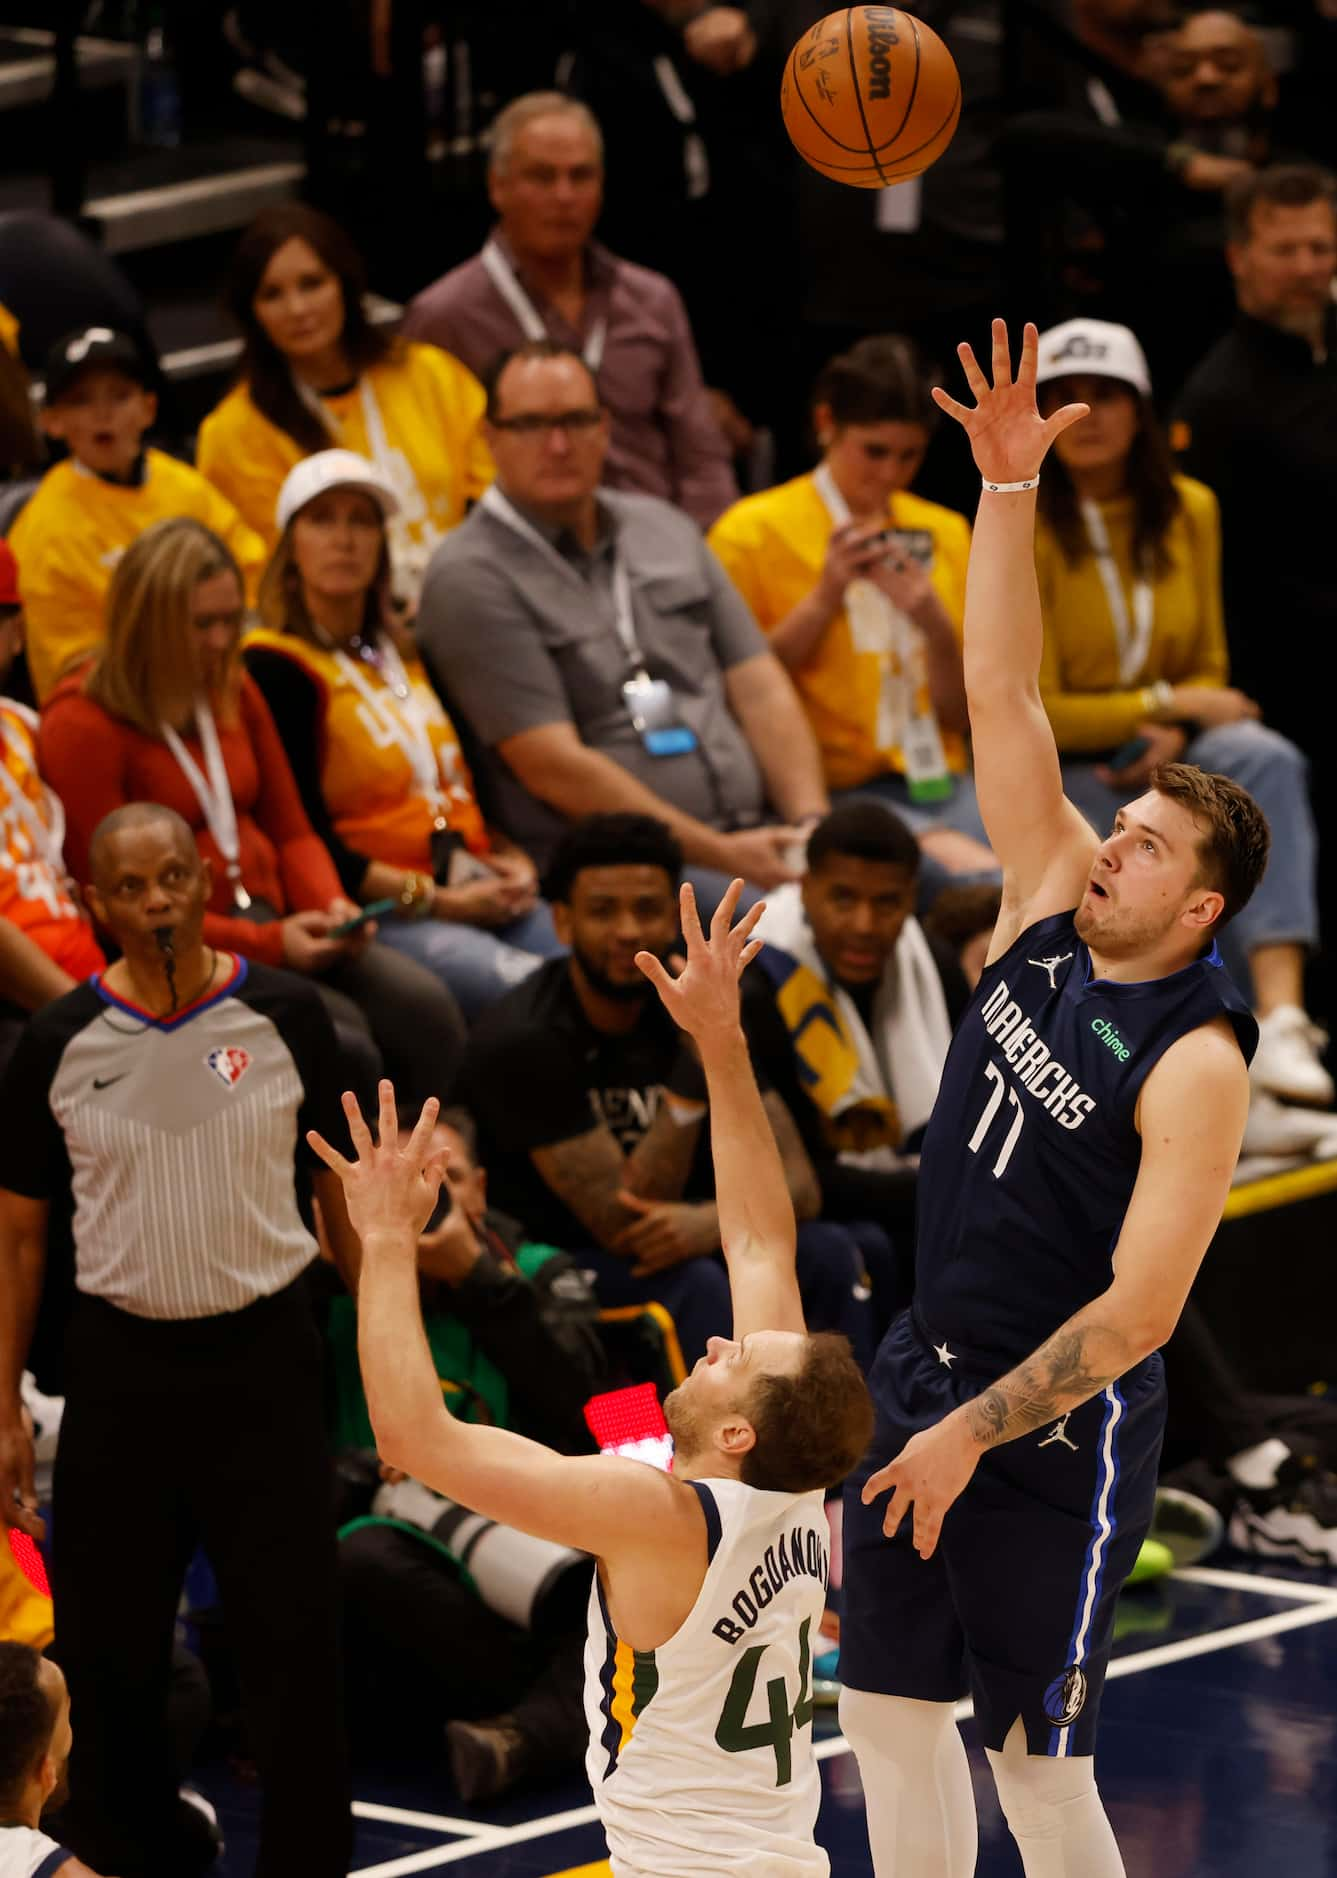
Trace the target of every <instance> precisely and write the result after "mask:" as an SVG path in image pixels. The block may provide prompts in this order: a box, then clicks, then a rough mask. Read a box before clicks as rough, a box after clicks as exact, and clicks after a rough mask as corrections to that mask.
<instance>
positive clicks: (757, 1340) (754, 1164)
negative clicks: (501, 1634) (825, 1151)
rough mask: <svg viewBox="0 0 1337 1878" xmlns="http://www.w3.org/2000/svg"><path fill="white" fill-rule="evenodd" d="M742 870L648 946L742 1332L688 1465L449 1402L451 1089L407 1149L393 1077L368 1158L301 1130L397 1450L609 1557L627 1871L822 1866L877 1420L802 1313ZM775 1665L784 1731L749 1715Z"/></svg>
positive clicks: (605, 1699) (602, 1640)
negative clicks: (855, 1486) (843, 1568)
mask: <svg viewBox="0 0 1337 1878" xmlns="http://www.w3.org/2000/svg"><path fill="white" fill-rule="evenodd" d="M741 885H742V883H741V882H740V881H737V882H734V883H733V885H732V887H731V888H730V891H729V893H728V895H727V897H726V899H725V901H724V902H723V903H722V905H721V907H720V910H719V913H718V914H717V915H716V918H715V920H714V921H713V922H712V926H711V934H710V938H709V940H707V939H706V938H705V936H704V935H703V933H702V930H701V926H700V924H699V922H698V920H697V917H696V911H695V905H694V901H693V898H692V894H691V890H690V888H689V887H684V889H683V891H682V920H683V927H684V930H685V932H686V936H687V937H686V946H687V962H686V964H685V966H684V967H683V968H682V969H681V971H680V972H679V975H678V976H677V977H676V979H675V978H671V977H670V976H669V974H668V973H667V972H666V971H665V970H664V968H663V966H662V965H661V964H660V962H659V960H658V959H657V958H656V957H655V956H654V955H653V954H652V953H650V952H648V951H642V952H641V953H640V954H639V955H638V956H639V965H638V966H637V969H639V970H643V971H645V972H646V973H647V975H649V976H650V977H651V979H652V982H653V984H654V985H655V987H656V989H657V990H658V993H659V996H660V997H661V999H662V1000H663V1004H664V1007H665V1010H666V1012H667V1013H668V1014H669V1015H670V1016H671V1018H672V1020H673V1021H675V1022H676V1023H678V1024H680V1025H681V1026H682V1027H683V1028H684V1029H685V1030H686V1031H687V1033H688V1035H689V1036H690V1037H691V1038H692V1040H693V1041H694V1043H695V1045H696V1047H697V1049H698V1050H699V1051H700V1061H701V1067H702V1071H703V1074H704V1077H705V1081H706V1086H707V1090H708V1095H709V1100H710V1105H711V1109H712V1125H711V1135H712V1147H713V1151H714V1160H715V1172H716V1180H717V1185H718V1190H719V1196H720V1225H721V1229H722V1238H723V1242H724V1245H725V1246H726V1247H727V1259H728V1266H729V1277H730V1304H731V1307H732V1315H733V1319H734V1326H735V1329H736V1331H737V1333H738V1336H737V1341H733V1340H727V1339H725V1338H723V1337H716V1338H712V1340H711V1347H710V1352H709V1355H708V1356H706V1357H704V1358H703V1359H702V1360H701V1361H700V1362H699V1363H698V1364H697V1365H696V1367H695V1369H694V1370H693V1372H692V1374H691V1375H690V1376H689V1377H688V1378H687V1379H686V1380H685V1381H684V1382H683V1383H682V1384H681V1385H680V1386H679V1387H678V1388H677V1389H675V1390H673V1391H672V1393H671V1394H670V1395H669V1397H668V1400H667V1402H666V1403H665V1405H664V1407H665V1418H666V1420H667V1422H668V1426H669V1430H670V1432H671V1433H672V1435H673V1438H674V1443H675V1454H674V1471H673V1472H672V1473H671V1474H670V1473H666V1472H663V1471H661V1470H660V1469H659V1468H656V1467H649V1466H647V1465H646V1464H645V1463H644V1462H643V1461H631V1460H629V1459H624V1458H622V1457H620V1456H617V1455H599V1456H593V1455H589V1456H586V1455H574V1456H565V1455H559V1454H555V1453H553V1452H552V1450H551V1449H549V1448H545V1447H543V1446H541V1445H540V1444H539V1443H537V1442H532V1441H525V1440H524V1439H522V1438H521V1437H520V1436H518V1435H515V1434H512V1433H510V1432H509V1431H507V1430H504V1429H499V1428H484V1427H475V1426H472V1425H470V1424H469V1423H466V1422H461V1421H458V1420H457V1419H456V1418H455V1417H454V1416H452V1415H450V1414H449V1413H448V1412H447V1411H446V1410H445V1408H444V1406H443V1404H442V1401H441V1391H440V1387H439V1385H438V1383H437V1379H436V1376H435V1375H434V1374H433V1371H432V1364H431V1360H430V1357H429V1353H428V1349H427V1344H426V1340H425V1338H424V1336H423V1330H422V1322H421V1318H420V1316H419V1309H418V1275H417V1241H418V1234H419V1233H420V1231H421V1230H422V1227H423V1224H424V1223H425V1222H426V1220H427V1218H428V1217H429V1215H430V1213H431V1210H432V1207H433V1205H434V1203H435V1200H436V1192H437V1187H438V1184H439V1182H440V1180H441V1177H442V1174H443V1172H444V1166H443V1159H442V1156H441V1155H440V1154H439V1153H433V1152H432V1151H431V1148H430V1141H431V1133H432V1121H433V1118H434V1112H435V1104H434V1103H431V1102H429V1103H428V1104H427V1106H426V1108H425V1109H424V1111H423V1114H422V1117H421V1119H420V1120H419V1123H418V1126H417V1127H416V1128H415V1129H414V1131H413V1135H412V1137H411V1138H410V1139H409V1140H408V1141H407V1142H401V1140H400V1138H399V1134H398V1129H397V1126H396V1121H395V1111H394V1093H393V1090H392V1089H391V1087H390V1085H389V1084H388V1083H383V1084H382V1085H381V1126H380V1140H379V1145H377V1146H373V1144H372V1141H371V1137H370V1135H369V1134H368V1132H367V1128H366V1125H365V1123H364V1122H363V1120H362V1117H361V1115H360V1114H359V1113H358V1108H357V1103H356V1102H355V1100H354V1099H353V1097H352V1096H346V1097H345V1099H344V1107H345V1112H346V1113H347V1115H348V1119H349V1123H350V1126H351V1129H352V1133H353V1140H354V1142H355V1144H356V1149H357V1157H356V1161H355V1162H352V1163H350V1162H349V1161H347V1160H346V1159H345V1158H344V1157H343V1155H341V1154H339V1153H338V1152H336V1150H335V1149H333V1148H331V1147H330V1146H328V1144H327V1143H325V1142H323V1141H322V1140H321V1139H320V1137H319V1136H317V1135H313V1136H311V1138H310V1139H311V1145H312V1147H313V1148H314V1149H315V1151H316V1152H317V1153H318V1154H320V1155H321V1157H322V1158H323V1159H324V1160H325V1161H326V1162H327V1164H328V1165H329V1166H330V1167H331V1168H333V1169H334V1170H335V1171H336V1172H337V1173H338V1175H339V1177H340V1179H341V1180H342V1181H343V1182H344V1191H345V1193H346V1195H347V1203H348V1208H349V1214H350V1217H351V1218H352V1220H353V1222H354V1224H355V1226H356V1229H357V1232H358V1234H359V1236H360V1239H361V1245H362V1264H361V1275H360V1283H359V1289H358V1313H359V1322H358V1352H359V1355H360V1357H361V1361H362V1371H363V1376H364V1378H365V1381H366V1387H367V1400H368V1403H369V1404H370V1407H371V1417H372V1423H373V1425H374V1427H375V1430H376V1439H377V1445H378V1447H379V1449H380V1452H381V1454H382V1455H383V1456H384V1458H385V1459H386V1460H387V1461H388V1462H390V1463H391V1465H393V1466H396V1467H402V1468H404V1469H405V1470H406V1471H408V1472H410V1473H412V1474H414V1475H415V1476H416V1477H417V1478H419V1479H421V1480H423V1481H425V1482H427V1483H428V1484H429V1485H431V1486H433V1487H435V1488H437V1489H439V1490H440V1491H442V1492H444V1493H448V1494H449V1495H450V1496H451V1498H452V1499H455V1500H457V1501H459V1502H460V1503H461V1504H462V1505H464V1506H467V1507H470V1508H472V1509H473V1510H474V1511H475V1512H476V1513H477V1514H479V1515H481V1516H482V1517H483V1518H485V1519H492V1520H498V1521H502V1522H505V1523H506V1524H508V1525H513V1526H516V1527H518V1528H519V1529H520V1530H522V1531H526V1532H529V1533H530V1534H532V1535H534V1536H535V1537H537V1538H541V1539H545V1540H547V1541H549V1542H551V1543H555V1544H557V1545H562V1546H574V1547H578V1548H579V1549H581V1550H582V1551H586V1552H590V1553H593V1554H594V1555H595V1558H596V1561H597V1563H596V1578H595V1585H594V1593H593V1595H592V1597H591V1599H590V1635H589V1641H588V1645H587V1649H586V1690H585V1706H586V1714H587V1716H588V1718H589V1723H590V1746H589V1753H588V1756H587V1760H586V1768H587V1772H588V1774H589V1778H590V1782H591V1785H592V1786H593V1788H594V1793H595V1799H596V1805H597V1809H598V1812H599V1815H600V1818H601V1820H602V1823H603V1826H604V1830H605V1832H606V1834H607V1836H608V1841H609V1848H610V1851H611V1854H612V1858H613V1862H614V1865H615V1867H616V1869H617V1871H618V1872H619V1873H621V1874H623V1878H634V1875H635V1874H647V1875H648V1874H651V1873H653V1874H654V1878H700V1875H701V1873H702V1872H703V1871H707V1870H716V1869H718V1870H723V1871H738V1872H753V1873H762V1872H764V1873H765V1874H766V1878H819V1874H821V1873H824V1872H826V1871H828V1870H829V1860H828V1859H827V1856H826V1853H825V1852H823V1851H821V1850H820V1849H819V1848H818V1847H817V1846H816V1845H815V1844H814V1842H813V1826H814V1823H815V1820H816V1816H817V1806H818V1801H819V1799H820V1783H819V1780H818V1774H817V1766H816V1761H815V1757H814V1753H813V1737H812V1726H811V1724H812V1715H813V1704H812V1697H811V1689H810V1686H809V1678H810V1674H811V1667H812V1652H813V1633H814V1631H815V1630H816V1628H817V1626H818V1624H819V1623H820V1621H821V1617H822V1609H823V1603H824V1599H825V1591H826V1583H827V1579H828V1576H829V1564H830V1531H829V1528H828V1526H827V1521H826V1514H825V1509H824V1506H823V1490H824V1489H825V1488H827V1487H829V1486H831V1485H832V1484H834V1482H836V1481H838V1480H840V1479H841V1478H842V1477H843V1476H844V1475H845V1474H846V1473H847V1472H848V1470H849V1469H850V1468H851V1466H853V1464H854V1462H855V1461H856V1459H857V1457H858V1456H859V1455H860V1453H861V1452H862V1451H863V1449H864V1447H865V1445H866V1444H867V1442H868V1439H869V1436H870V1434H871V1430H872V1419H873V1418H872V1413H871V1409H870V1405H869V1401H868V1395H867V1391H866V1388H865V1386H864V1384H863V1381H862V1378H861V1376H860V1374H859V1371H858V1369H857V1368H856V1366H855V1364H854V1362H853V1361H852V1359H851V1356H850V1352H849V1349H848V1347H847V1346H845V1345H844V1344H843V1343H842V1341H841V1339H840V1338H838V1337H832V1336H821V1335H818V1336H810V1335H808V1334H807V1332H806V1329H805V1325H804V1318H803V1310H802V1306H801V1303H800V1300H799V1290H798V1284H797V1282H796V1278H795V1270H794V1215H793V1210H792V1208H791V1206H790V1203H789V1199H788V1196H787V1194H786V1192H785V1178H784V1172H783V1169H782V1168H781V1165H780V1161H779V1156H778V1153H777V1150H776V1145H775V1137H774V1134H773V1132H772V1129H771V1124H770V1121H769V1119H768V1117H767V1115H766V1111H765V1109H764V1108H763V1107H762V1103H761V1100H760V1097H759V1095H758V1092H757V1087H756V1083H755V1082H754V1080H753V1077H752V1072H751V1068H750V1065H749V1062H748V1054H747V1047H746V1044H745V1043H744V1041H743V1035H742V1030H741V1028H740V1024H739V1010H738V977H739V973H740V972H741V971H742V969H743V968H744V967H745V966H746V964H747V963H748V961H749V959H750V958H751V957H752V956H753V952H754V944H753V943H750V939H751V929H752V925H753V921H754V916H755V909H754V913H753V914H749V915H745V916H744V918H743V920H742V921H741V922H740V923H739V925H738V926H737V927H734V928H733V930H730V920H731V917H732V914H733V912H734V909H735V907H736V906H737V902H738V895H739V891H740V889H741ZM626 930H628V932H629V930H630V922H627V925H626ZM758 1675H760V1676H761V1677H762V1678H763V1679H764V1684H765V1688H766V1691H767V1696H768V1699H769V1704H770V1715H771V1722H770V1726H769V1727H768V1726H766V1725H765V1724H764V1723H761V1724H758V1725H756V1726H752V1727H749V1726H747V1718H748V1713H749V1709H751V1710H752V1711H753V1712H754V1713H755V1712H756V1705H755V1703H754V1695H755V1696H760V1691H758V1690H757V1689H756V1682H757V1677H758ZM763 1699H765V1698H763Z"/></svg>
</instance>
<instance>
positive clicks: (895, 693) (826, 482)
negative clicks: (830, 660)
mask: <svg viewBox="0 0 1337 1878" xmlns="http://www.w3.org/2000/svg"><path fill="white" fill-rule="evenodd" d="M813 482H814V484H815V485H816V488H817V493H818V495H819V496H820V497H821V499H822V502H823V504H824V505H825V508H826V512H827V514H828V515H829V516H830V517H831V520H832V522H833V523H834V524H835V526H836V527H837V528H843V527H844V526H845V524H846V522H848V521H849V520H850V505H849V503H848V502H846V500H845V498H844V496H843V495H842V494H841V493H840V490H839V488H838V487H837V484H836V479H835V477H834V476H833V475H832V474H831V472H830V470H829V469H828V468H827V466H826V464H825V463H822V464H820V465H819V466H818V468H817V469H816V470H815V471H814V472H813ZM845 612H846V614H847V616H848V618H849V622H850V635H851V637H852V639H853V641H854V649H855V651H856V652H873V653H876V654H877V655H878V657H879V659H880V661H881V665H882V683H881V686H880V687H879V692H878V708H877V721H876V723H875V725H874V728H873V734H874V738H875V740H876V742H877V746H878V748H879V750H882V751H890V750H893V749H896V748H899V750H900V753H901V758H902V760H903V762H904V764H905V778H906V782H907V784H908V786H909V789H910V794H911V797H912V798H913V799H914V800H920V799H923V800H925V801H928V800H932V799H936V798H937V797H939V796H942V795H944V794H950V791H951V782H950V776H951V772H950V770H949V769H948V767H947V754H946V752H945V751H944V749H943V747H942V733H941V731H940V730H939V728H938V718H937V713H936V712H935V711H934V709H933V700H932V697H931V696H930V694H929V686H928V662H927V657H926V655H925V651H924V638H923V634H922V633H921V632H920V631H919V630H918V628H917V627H916V626H915V624H914V622H913V621H912V620H909V619H907V618H906V616H905V614H904V613H902V611H901V609H900V608H899V607H898V606H897V605H896V604H895V602H894V601H893V600H891V599H889V598H888V596H887V595H886V594H885V593H883V592H882V590H881V588H880V587H875V586H874V585H873V583H872V581H871V580H852V581H851V582H850V583H849V585H848V587H846V589H845Z"/></svg>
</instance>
